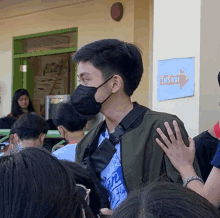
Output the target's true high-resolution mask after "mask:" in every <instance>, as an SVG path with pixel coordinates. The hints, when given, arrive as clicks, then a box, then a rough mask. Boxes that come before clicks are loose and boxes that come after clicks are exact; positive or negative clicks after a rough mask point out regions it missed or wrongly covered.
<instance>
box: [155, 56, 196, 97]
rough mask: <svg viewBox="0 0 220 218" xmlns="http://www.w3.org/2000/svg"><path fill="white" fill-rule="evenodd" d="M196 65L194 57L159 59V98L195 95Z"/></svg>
mask: <svg viewBox="0 0 220 218" xmlns="http://www.w3.org/2000/svg"><path fill="white" fill-rule="evenodd" d="M194 67H195V58H194V57H189V58H174V59H168V60H160V61H158V75H157V100H158V101H164V100H170V99H175V98H183V97H188V96H193V95H194V69H195V68H194Z"/></svg>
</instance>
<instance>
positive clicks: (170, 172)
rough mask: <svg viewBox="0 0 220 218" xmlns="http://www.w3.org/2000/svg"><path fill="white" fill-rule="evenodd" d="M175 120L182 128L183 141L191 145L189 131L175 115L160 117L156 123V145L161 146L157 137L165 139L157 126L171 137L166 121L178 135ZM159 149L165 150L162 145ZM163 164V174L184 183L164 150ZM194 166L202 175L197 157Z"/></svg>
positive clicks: (198, 173)
mask: <svg viewBox="0 0 220 218" xmlns="http://www.w3.org/2000/svg"><path fill="white" fill-rule="evenodd" d="M173 120H176V121H177V123H178V126H179V128H180V132H181V135H182V138H183V141H184V143H185V145H186V146H189V140H188V133H187V132H186V129H185V127H184V124H183V122H182V121H181V120H180V119H179V118H178V117H177V116H175V115H167V116H163V117H162V118H161V119H160V121H159V122H158V123H157V124H156V125H154V128H153V129H154V130H153V133H152V135H153V144H154V146H158V147H159V145H158V144H157V143H156V141H155V139H156V138H159V139H160V140H161V141H162V142H163V140H162V139H161V137H160V136H159V134H158V133H157V131H156V128H158V127H159V128H160V129H161V130H162V131H163V132H164V134H165V135H166V136H167V137H168V139H170V138H169V136H168V133H167V130H166V127H165V126H164V122H168V123H169V125H170V127H171V129H172V131H173V133H174V135H175V137H176V134H175V130H174V127H173ZM158 147H157V149H158ZM159 149H160V150H161V152H163V151H162V149H161V148H160V147H159ZM161 165H162V166H161V168H162V169H163V170H164V172H163V175H164V174H165V176H166V178H168V179H169V180H171V181H172V182H174V183H182V179H181V176H180V174H179V172H178V171H177V170H176V169H175V168H174V167H173V165H172V163H171V162H170V160H169V159H168V157H167V156H166V154H165V153H164V152H163V160H162V163H161ZM194 168H195V171H196V173H197V175H198V176H200V177H201V172H200V169H199V164H198V160H197V158H196V157H195V159H194Z"/></svg>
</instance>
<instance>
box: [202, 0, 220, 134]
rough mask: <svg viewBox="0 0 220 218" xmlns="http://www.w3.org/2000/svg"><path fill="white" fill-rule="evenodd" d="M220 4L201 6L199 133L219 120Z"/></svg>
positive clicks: (214, 0) (213, 3)
mask: <svg viewBox="0 0 220 218" xmlns="http://www.w3.org/2000/svg"><path fill="white" fill-rule="evenodd" d="M219 7H220V2H219V1H218V0H213V1H212V4H210V2H209V1H208V0H202V4H201V54H200V60H201V63H200V65H201V69H200V105H199V119H200V123H199V131H200V132H201V131H204V130H206V129H208V128H210V127H212V126H213V125H214V124H215V123H216V122H217V121H218V120H219V117H220V115H219V96H220V88H219V85H218V82H217V75H218V72H219V71H220V30H219V21H220V14H219Z"/></svg>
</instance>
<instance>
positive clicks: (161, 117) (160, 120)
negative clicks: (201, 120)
mask: <svg viewBox="0 0 220 218" xmlns="http://www.w3.org/2000/svg"><path fill="white" fill-rule="evenodd" d="M173 120H176V121H177V122H178V124H180V125H183V122H182V121H181V120H180V119H179V117H177V116H176V115H174V114H169V113H165V112H158V111H153V110H148V111H147V112H146V114H145V116H144V119H143V122H146V123H147V124H151V126H154V127H155V128H157V127H158V126H161V125H164V122H168V123H170V124H172V122H173Z"/></svg>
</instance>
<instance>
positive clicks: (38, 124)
mask: <svg viewBox="0 0 220 218" xmlns="http://www.w3.org/2000/svg"><path fill="white" fill-rule="evenodd" d="M13 129H14V132H15V133H14V140H15V141H16V142H17V143H19V144H20V145H22V146H24V147H30V146H31V147H32V146H33V147H42V145H43V142H44V138H45V136H46V134H47V131H48V130H49V128H48V125H47V123H46V121H45V120H44V118H43V117H42V116H40V115H39V114H37V113H35V112H31V113H28V114H23V115H22V116H21V117H20V118H19V119H18V120H17V121H16V122H15V124H14V125H13Z"/></svg>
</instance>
